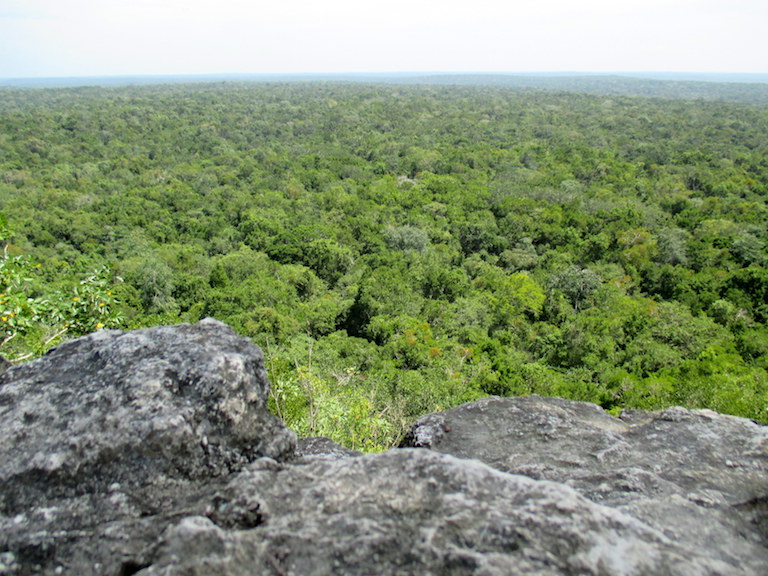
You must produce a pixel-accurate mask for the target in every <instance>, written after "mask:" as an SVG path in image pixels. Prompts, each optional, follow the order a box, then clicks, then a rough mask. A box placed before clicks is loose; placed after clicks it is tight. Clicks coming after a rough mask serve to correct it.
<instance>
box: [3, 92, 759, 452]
mask: <svg viewBox="0 0 768 576" xmlns="http://www.w3.org/2000/svg"><path fill="white" fill-rule="evenodd" d="M767 135H768V109H767V108H766V106H765V105H764V104H747V103H743V104H737V103H728V102H717V101H695V102H689V101H685V100H673V99H652V98H640V97H626V96H618V95H616V94H613V95H611V96H610V97H606V96H600V97H594V96H589V95H586V94H575V93H573V94H568V93H547V92H541V91H536V90H530V91H517V90H513V89H508V88H503V87H496V88H491V87H458V86H454V87H437V86H431V87H429V86H426V87H405V88H404V87H402V86H398V87H395V86H379V85H354V84H332V83H329V84H309V85H303V84H282V85H281V84H269V85H267V84H255V85H248V84H242V85H241V84H236V83H227V84H225V85H206V84H201V85H187V86H182V85H175V86H145V87H140V86H139V87H126V88H120V89H109V90H107V89H99V88H81V89H76V90H71V89H62V90H30V91H15V90H5V91H2V92H0V144H2V145H1V146H0V211H2V214H4V215H5V216H6V217H7V220H5V219H0V239H2V245H3V247H4V250H3V253H2V261H0V283H1V284H2V286H0V288H1V290H0V294H2V296H1V297H0V329H2V334H0V336H1V337H2V340H3V345H2V348H0V351H1V352H2V353H3V354H5V355H7V356H9V357H11V358H13V359H20V358H24V357H29V356H30V355H35V354H38V353H40V352H42V351H43V350H44V349H45V348H46V347H48V346H50V345H52V344H55V343H56V342H58V341H60V339H61V338H64V337H68V336H73V335H77V334H83V333H86V332H89V331H92V330H96V329H99V328H100V327H112V326H126V327H140V326H149V325H153V324H157V323H173V322H180V321H189V322H194V321H196V320H199V319H200V318H202V317H203V316H214V317H216V318H218V319H220V320H223V321H225V322H228V323H229V324H231V325H232V326H233V327H234V328H235V329H236V330H237V331H239V332H240V333H241V334H243V335H245V336H248V337H251V338H253V339H254V341H256V342H257V343H258V344H259V345H261V346H262V347H263V348H264V349H265V350H266V352H267V357H268V362H269V366H270V377H271V380H272V383H273V394H272V398H271V406H272V408H273V410H275V412H276V413H278V414H279V415H280V416H281V417H283V418H285V419H286V420H287V421H288V422H289V424H291V425H292V426H294V427H295V428H296V429H297V430H298V431H299V432H300V433H302V434H324V435H328V436H331V437H332V438H334V439H336V440H337V441H339V442H341V443H343V444H346V445H348V446H352V447H356V448H360V449H365V450H376V449H382V448H384V447H387V446H390V445H392V444H393V443H395V442H396V441H397V437H398V435H399V434H401V433H402V432H403V431H404V429H405V427H406V426H407V424H408V423H409V422H411V421H412V420H413V418H415V417H417V416H419V415H421V414H423V413H424V412H428V411H434V410H439V409H442V408H448V407H450V406H453V405H455V404H458V403H461V402H465V401H468V400H472V399H475V398H478V397H480V396H482V395H484V394H500V395H514V394H531V393H539V394H553V395H559V396H564V397H568V398H575V399H580V400H590V401H594V402H598V403H600V404H601V405H603V406H604V407H606V408H608V409H611V410H614V411H618V410H620V409H622V408H623V407H635V408H659V407H663V406H668V405H670V404H682V405H685V406H690V407H708V408H713V409H717V410H721V411H724V412H728V413H732V414H738V415H742V416H747V417H750V418H754V419H756V420H760V421H768V412H766V406H768V390H767V389H766V382H765V370H766V368H768V327H767V326H766V322H768V304H766V303H767V302H768V271H767V270H766V264H767V263H768V246H767V245H766V242H765V238H766V235H767V234H768V229H767V227H766V222H768V202H767V199H768V162H767V161H766V158H768V137H767ZM11 228H12V229H13V230H11ZM13 231H15V234H14V233H13Z"/></svg>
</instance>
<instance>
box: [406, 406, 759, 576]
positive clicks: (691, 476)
mask: <svg viewBox="0 0 768 576" xmlns="http://www.w3.org/2000/svg"><path fill="white" fill-rule="evenodd" d="M403 446H418V447H424V448H429V449H431V450H434V451H438V452H441V453H446V454H452V455H454V456H457V457H460V458H475V459H478V460H480V461H482V462H484V463H486V464H488V465H489V466H492V467H493V468H495V469H497V470H501V471H503V472H508V473H510V474H521V475H525V476H528V477H530V478H535V479H540V480H549V481H552V482H557V483H559V484H562V485H566V486H569V487H571V488H573V489H575V490H576V491H577V492H578V493H579V494H581V495H583V496H585V497H587V498H588V499H589V500H591V501H592V502H595V503H597V504H601V505H603V506H607V507H610V508H613V509H615V510H619V511H621V512H623V513H625V514H628V515H630V516H632V517H634V518H636V519H638V520H639V521H641V522H643V523H644V524H645V525H647V526H649V527H653V528H655V529H657V530H659V531H660V532H662V533H664V534H665V535H666V536H668V537H669V538H670V539H672V540H673V541H674V542H676V543H677V544H678V545H679V546H681V547H686V548H688V549H690V550H691V551H692V552H693V551H696V552H697V553H699V554H704V555H711V566H716V565H721V564H722V563H724V566H729V567H730V568H729V569H730V570H732V571H733V573H736V574H738V573H746V574H760V573H763V572H766V573H768V571H767V569H768V550H767V549H766V546H768V428H766V427H765V426H761V425H758V424H755V423H754V422H751V421H749V420H746V419H743V418H736V417H733V416H725V415H722V414H717V413H715V412H712V411H709V410H686V409H683V408H670V409H668V410H663V411H660V412H645V411H636V410H625V411H624V412H623V413H622V414H621V418H614V417H613V416H611V415H609V414H607V413H606V412H605V411H603V410H602V409H601V408H600V407H598V406H595V405H594V404H587V403H584V402H570V401H567V400H562V399H559V398H542V397H539V396H529V397H523V398H485V399H483V400H480V401H478V402H474V403H472V404H467V405H464V406H460V407H458V408H454V409H453V410H448V411H446V412H441V413H437V414H430V415H428V416H425V417H423V418H421V419H420V420H418V421H417V422H416V424H415V425H414V426H413V427H412V429H411V430H410V431H409V433H408V434H407V435H406V438H405V439H404V441H403ZM742 571H743V572H742Z"/></svg>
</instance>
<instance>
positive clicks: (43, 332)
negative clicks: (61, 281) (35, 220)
mask: <svg viewBox="0 0 768 576" xmlns="http://www.w3.org/2000/svg"><path fill="white" fill-rule="evenodd" d="M11 237H12V234H11V232H10V230H9V229H8V226H7V223H6V221H5V219H0V243H2V245H3V249H2V254H0V338H2V340H0V354H3V355H4V356H6V357H7V358H8V359H9V360H11V361H21V360H26V359H29V358H32V357H34V356H37V355H39V354H42V353H43V352H45V350H47V349H48V348H49V347H50V346H53V345H54V344H56V343H58V342H60V341H61V340H62V339H64V338H66V337H71V336H82V335H83V334H87V333H89V332H95V331H96V330H101V329H102V328H113V327H119V326H121V325H122V322H123V317H122V314H121V311H120V307H119V303H118V301H117V299H116V298H115V296H114V294H113V290H112V286H113V284H114V279H113V277H112V273H111V271H110V269H109V268H108V267H107V266H101V267H100V268H98V269H96V270H94V271H93V272H92V273H91V274H89V275H87V276H86V277H85V278H83V279H82V280H79V281H78V282H77V283H76V284H75V285H74V286H69V287H66V288H59V289H57V290H53V291H51V292H49V293H41V292H40V291H39V288H38V287H36V285H35V280H36V275H38V274H39V272H40V267H41V265H40V264H36V263H34V261H33V260H32V259H31V258H29V257H28V256H25V255H23V254H22V255H19V254H15V252H16V249H15V248H14V247H13V245H12V244H11V243H10V241H9V240H10V238H11Z"/></svg>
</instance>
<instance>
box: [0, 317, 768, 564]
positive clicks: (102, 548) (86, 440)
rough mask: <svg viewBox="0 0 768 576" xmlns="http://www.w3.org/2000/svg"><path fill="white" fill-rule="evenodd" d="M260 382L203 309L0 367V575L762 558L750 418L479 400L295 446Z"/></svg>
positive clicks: (259, 372) (253, 358) (761, 460)
mask: <svg viewBox="0 0 768 576" xmlns="http://www.w3.org/2000/svg"><path fill="white" fill-rule="evenodd" d="M267 396H268V383H267V381H266V375H265V372H264V367H263V358H262V355H261V351H260V350H259V349H258V348H256V347H255V346H253V345H252V344H251V343H250V342H248V341H247V340H245V339H242V338H239V337H237V336H236V335H235V334H234V333H233V332H232V331H231V330H230V329H229V328H227V327H226V326H224V325H222V324H220V323H218V322H215V321H211V320H205V321H202V322H200V323H199V324H196V325H194V326H188V325H181V326H176V327H165V328H154V329H148V330H140V331H136V332H131V333H121V332H100V333H97V334H94V335H91V336H88V337H85V338H81V339H78V340H73V341H71V342H68V343H66V344H65V345H62V346H60V347H59V348H57V349H56V350H54V351H52V352H51V353H49V354H48V355H47V356H46V357H44V358H42V359H40V360H37V361H35V362H31V363H29V364H27V365H23V366H18V367H15V368H12V369H11V370H9V371H8V372H6V373H5V374H3V375H2V376H0V434H2V437H3V439H4V440H3V442H2V444H0V497H1V499H0V506H1V507H0V575H8V576H10V575H14V576H15V575H22V574H77V575H89V574H94V575H96V574H108V575H122V576H128V575H131V574H141V575H163V576H166V575H167V576H170V575H176V574H206V575H209V574H210V575H225V574H226V575H238V574H242V575H245V574H276V575H279V574H295V575H302V576H303V575H312V574H318V575H319V574H435V575H438V574H440V575H442V574H478V575H480V574H484V575H493V574H499V575H501V574H533V575H545V574H546V575H555V574H585V575H603V574H605V575H607V574H611V575H613V574H617V575H645V574H661V575H665V574H667V575H678V574H679V575H689V574H692V575H702V576H704V575H716V574H718V575H730V574H745V575H752V574H754V575H758V574H760V575H764V574H766V573H768V548H767V547H766V544H767V540H768V531H767V530H766V509H767V508H768V505H767V504H766V502H768V477H767V476H766V466H768V462H766V458H768V435H767V434H766V429H765V428H764V427H762V426H758V425H756V424H754V423H751V422H749V421H746V420H743V419H739V418H733V417H727V416H721V415H718V414H714V413H712V412H705V411H686V410H682V409H671V410H667V411H664V412H660V413H644V412H627V413H625V414H624V416H623V417H622V419H616V418H613V417H611V416H609V415H607V414H606V413H605V412H603V411H602V410H601V409H600V408H598V407H596V406H593V405H590V404H584V403H575V402H567V401H564V400H558V399H546V398H539V397H527V398H514V399H498V398H488V399H485V400H481V401H479V402H476V403H473V404H468V405H465V406H462V407H459V408H456V409H454V410H449V411H446V412H442V413H439V414H433V415H430V416H427V417H425V418H423V419H421V420H420V421H419V422H417V423H416V425H415V426H414V427H413V429H412V430H411V433H410V434H409V435H408V437H407V438H406V441H405V444H407V445H408V446H412V447H414V448H420V449H414V448H402V449H396V450H390V451H388V452H385V453H382V454H373V455H371V454H368V455H360V454H359V453H356V452H353V451H349V450H346V449H344V448H341V447H339V446H338V445H336V444H334V443H332V442H331V441H329V440H328V439H323V438H316V439H303V440H301V441H300V442H299V443H298V446H297V445H296V440H295V436H294V435H293V433H292V432H291V431H289V430H287V429H286V428H285V427H284V426H283V425H282V424H281V423H280V422H278V421H277V420H275V419H274V418H273V417H272V416H270V415H269V414H268V413H267V411H266V399H267ZM423 448H429V449H423Z"/></svg>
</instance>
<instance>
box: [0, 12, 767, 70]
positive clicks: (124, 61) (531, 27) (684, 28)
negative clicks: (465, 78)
mask: <svg viewBox="0 0 768 576" xmlns="http://www.w3.org/2000/svg"><path fill="white" fill-rule="evenodd" d="M765 22H768V2H765V1H764V0H729V2H719V3H715V2H712V1H711V0H622V1H621V2H616V1H615V0H583V1H582V2H579V3H573V2H571V1H569V0H538V1H537V2H535V3H531V2H525V3H523V2H515V1H514V0H513V1H512V2H507V3H499V2H498V1H497V0H473V1H472V2H467V1H466V0H441V1H440V2H438V1H437V0H421V1H419V2H412V1H411V0H388V2H387V3H386V4H383V3H372V4H360V3H359V2H353V1H352V0H326V2H322V3H320V2H316V1H315V0H280V1H279V2H277V1H271V2H270V1H268V0H265V1H263V2H258V3H254V2H251V1H250V0H216V1H215V2H214V1H213V0H165V1H164V2H162V3H160V2H155V1H153V0H132V1H131V2H125V1H124V0H100V1H99V2H93V1H92V0H67V1H66V2H61V1H60V0H3V2H2V5H0V78H6V79H11V78H83V77H87V78H94V77H99V78H103V77H126V76H132V77H148V76H188V75H212V74H214V75H231V74H248V75H250V74H270V75H277V74H280V75H295V74H333V75H343V74H382V73H384V74H386V73H397V74H411V73H426V72H429V73H456V72H460V73H489V72H488V71H496V70H500V71H514V72H512V73H516V74H531V73H556V72H558V71H565V72H566V73H569V72H568V71H573V72H574V73H575V72H579V71H587V72H579V73H600V74H607V73H615V72H613V71H617V70H619V71H624V72H622V73H634V74H638V73H646V72H645V71H656V73H677V74H679V73H682V72H676V71H684V73H686V74H702V73H705V74H706V73H714V74H724V73H731V74H758V75H759V74H767V73H768V61H766V58H765V55H766V54H768V34H765V32H764V26H765ZM238 71H251V72H238ZM639 71H642V72H639ZM491 73H492V72H491ZM505 73H510V72H505Z"/></svg>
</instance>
